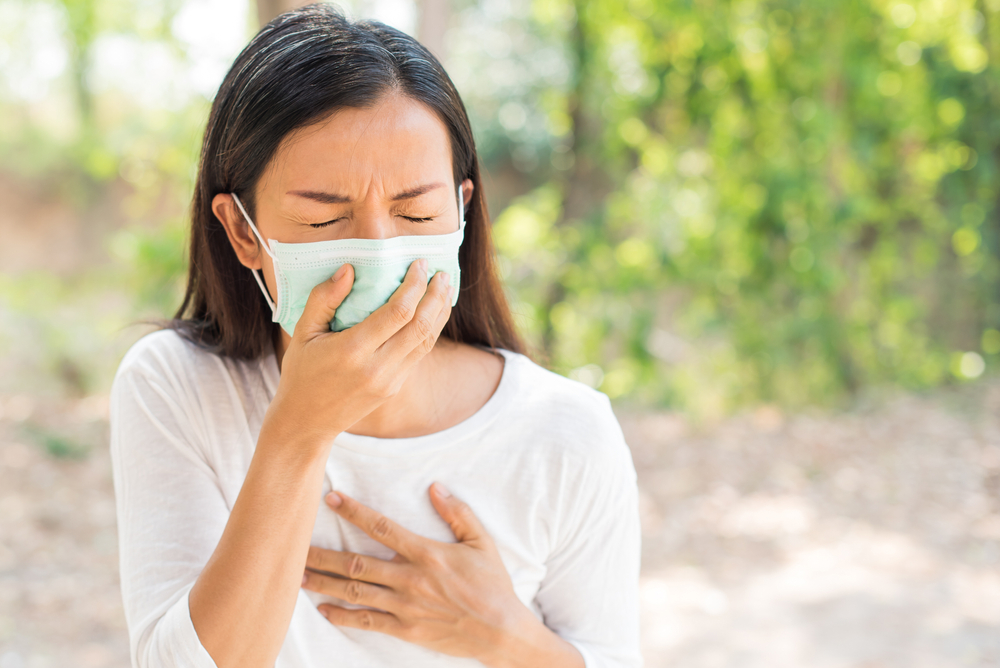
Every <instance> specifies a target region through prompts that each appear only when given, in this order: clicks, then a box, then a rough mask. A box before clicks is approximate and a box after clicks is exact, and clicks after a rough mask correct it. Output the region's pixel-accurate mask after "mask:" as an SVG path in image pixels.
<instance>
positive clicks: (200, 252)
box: [170, 3, 524, 359]
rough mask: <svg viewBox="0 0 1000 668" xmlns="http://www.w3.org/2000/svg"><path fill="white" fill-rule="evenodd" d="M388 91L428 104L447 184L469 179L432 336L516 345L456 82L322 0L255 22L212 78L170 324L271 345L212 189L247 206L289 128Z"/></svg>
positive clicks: (203, 337) (200, 339)
mask: <svg viewBox="0 0 1000 668" xmlns="http://www.w3.org/2000/svg"><path fill="white" fill-rule="evenodd" d="M389 93H398V94H402V95H406V96H408V97H410V98H412V99H414V100H417V101H419V102H422V103H424V104H425V105H427V106H428V107H429V108H430V109H432V110H433V111H434V112H435V113H437V115H438V116H439V117H440V119H441V120H442V121H443V122H444V124H445V126H446V127H447V129H448V134H449V136H450V140H451V151H452V165H453V169H454V177H455V187H456V188H457V187H458V184H459V183H461V182H462V181H463V180H465V179H471V180H472V183H473V184H474V186H475V188H474V190H473V196H472V200H471V201H470V202H469V206H468V207H466V227H465V240H464V242H463V243H462V247H461V250H460V251H459V258H458V259H459V266H460V268H461V270H462V289H461V291H460V293H459V300H458V303H457V304H456V305H455V307H454V309H453V310H452V314H451V319H450V320H449V322H448V324H447V325H446V326H445V329H444V332H443V333H442V335H443V336H445V337H447V338H449V339H452V340H454V341H459V342H464V343H471V344H478V345H484V346H487V347H489V348H493V349H496V348H504V349H507V350H512V351H515V352H524V344H523V343H522V341H521V339H520V337H519V336H518V333H517V331H516V328H515V327H514V324H513V319H512V318H511V313H510V307H509V306H508V304H507V300H506V298H505V296H504V292H503V288H502V286H501V284H500V280H499V278H498V276H497V273H496V262H495V252H494V248H493V242H492V238H491V235H490V221H489V214H488V213H487V211H486V199H485V198H484V196H483V184H482V179H481V178H480V173H479V158H478V156H477V155H476V146H475V143H474V141H473V137H472V128H471V126H470V125H469V118H468V116H467V115H466V113H465V106H464V105H463V104H462V100H461V98H460V97H459V96H458V91H456V90H455V86H454V84H452V82H451V79H450V78H448V74H447V73H446V72H445V71H444V68H443V67H441V63H439V62H438V61H437V59H436V58H435V57H434V56H433V55H431V53H430V52H429V51H428V50H427V49H425V48H424V47H423V46H421V45H420V43H419V42H417V41H416V40H415V39H413V38H412V37H410V36H408V35H406V34H405V33H402V32H400V31H398V30H395V29H393V28H390V27H389V26H386V25H384V24H382V23H378V22H376V21H360V22H356V23H352V22H350V21H348V20H347V19H345V18H344V16H343V15H342V14H341V13H340V12H339V11H338V10H337V9H335V8H333V7H332V6H330V5H328V4H323V3H318V4H314V5H309V6H307V7H303V8H301V9H297V10H295V11H291V12H287V13H285V14H282V15H280V16H278V17H277V18H275V19H274V20H273V21H271V22H270V23H268V24H267V25H266V26H264V27H263V28H262V29H261V30H260V32H259V33H257V35H256V37H254V38H253V40H252V41H251V42H250V44H248V45H247V47H246V48H245V49H243V52H242V53H240V55H239V57H238V58H237V59H236V62H234V63H233V66H232V68H230V70H229V73H228V74H227V75H226V78H225V80H224V81H223V82H222V86H221V87H220V88H219V93H218V95H217V96H216V98H215V101H214V102H213V104H212V111H211V115H210V116H209V120H208V127H207V129H206V130H205V138H204V141H203V143H202V149H201V161H200V164H199V167H198V180H197V183H196V184H195V192H194V200H193V202H192V206H191V247H190V254H191V256H190V268H189V271H188V283H187V290H186V292H185V294H184V301H183V303H182V304H181V306H180V309H178V311H177V314H176V315H175V316H174V320H173V321H171V323H170V326H171V327H172V328H173V329H175V330H177V331H178V332H180V333H181V334H182V335H183V336H185V337H186V338H187V339H189V340H191V341H193V342H195V343H196V344H198V345H200V346H203V347H205V348H208V349H210V350H212V351H214V352H216V353H217V354H219V355H223V356H226V357H232V358H237V359H256V358H259V357H261V356H263V355H264V354H266V353H267V352H268V351H269V350H271V349H272V348H271V345H272V343H273V341H274V338H273V337H274V336H275V335H276V329H275V328H276V327H278V325H276V324H274V323H272V322H271V311H270V308H269V307H268V305H267V302H265V301H264V297H263V295H262V294H261V293H260V291H259V289H258V288H257V285H256V283H255V282H254V279H253V276H252V275H251V273H250V270H249V269H247V268H246V267H244V266H243V265H242V264H240V262H239V260H238V259H237V257H236V253H235V252H234V251H233V248H232V246H231V245H230V243H229V240H228V238H227V237H226V232H225V230H224V228H223V227H222V223H221V222H219V220H218V218H216V217H215V214H214V213H213V212H212V199H213V198H214V197H215V196H216V195H217V194H219V193H228V192H235V193H237V194H239V195H240V199H241V200H242V201H243V203H244V204H245V206H246V207H247V211H248V213H249V214H250V216H251V217H254V215H255V214H254V210H255V209H254V203H255V202H254V190H255V187H256V185H257V182H258V181H259V179H260V177H261V175H262V174H263V172H264V169H265V168H266V167H267V165H268V163H269V162H270V161H271V159H272V158H273V157H274V154H275V152H276V151H277V149H278V146H279V144H280V143H281V141H282V139H284V137H285V136H286V135H288V133H290V132H292V131H293V130H295V129H297V128H301V127H304V126H307V125H310V124H311V123H314V122H317V121H319V120H321V119H322V118H324V117H326V116H328V115H329V114H330V113H332V112H333V111H335V110H336V109H340V108H344V107H355V108H367V107H370V106H372V105H373V104H375V103H376V102H377V101H378V100H379V99H380V98H381V97H383V96H384V95H386V94H389Z"/></svg>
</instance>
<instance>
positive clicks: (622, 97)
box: [0, 0, 1000, 415]
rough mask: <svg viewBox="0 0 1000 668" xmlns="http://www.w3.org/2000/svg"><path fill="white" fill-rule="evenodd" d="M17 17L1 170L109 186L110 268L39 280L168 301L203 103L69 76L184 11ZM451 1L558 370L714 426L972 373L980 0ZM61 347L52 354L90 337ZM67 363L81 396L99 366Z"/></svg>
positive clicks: (139, 5)
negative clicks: (112, 196)
mask: <svg viewBox="0 0 1000 668" xmlns="http://www.w3.org/2000/svg"><path fill="white" fill-rule="evenodd" d="M29 5H35V6H40V5H44V6H46V7H49V8H50V9H51V10H52V12H53V15H54V16H57V17H58V20H57V21H56V24H57V25H58V26H59V29H60V30H61V33H62V34H63V35H64V39H65V40H66V43H67V45H69V46H68V47H67V49H68V50H67V52H68V53H69V54H70V58H69V63H70V66H69V67H68V69H67V76H66V78H67V82H68V84H67V85H65V86H64V87H63V88H62V89H60V90H62V93H59V94H56V93H52V94H50V95H48V96H47V97H46V98H45V99H44V100H43V101H41V102H26V101H24V99H23V96H22V98H18V99H15V98H14V97H11V96H7V97H6V98H4V99H3V100H2V101H0V121H3V122H4V123H5V124H6V127H7V128H10V129H11V130H12V131H11V132H9V133H8V132H5V133H3V134H2V135H0V167H2V168H4V169H5V170H8V171H13V172H16V173H17V174H21V175H25V174H27V175H30V176H31V178H34V179H43V180H45V179H47V180H48V181H50V182H51V183H52V184H53V186H54V187H55V188H57V190H58V191H59V192H60V193H61V195H60V196H61V197H63V198H64V199H68V200H72V201H75V202H77V206H79V207H80V208H81V210H83V209H86V207H87V206H88V204H87V201H88V199H87V198H88V197H91V196H92V193H94V192H96V191H100V190H101V189H102V188H103V189H107V188H110V187H111V185H112V184H122V183H124V184H125V185H126V186H127V192H126V194H125V195H124V196H123V199H122V205H121V209H122V211H123V216H124V218H125V220H126V223H125V224H124V225H123V226H121V227H120V228H119V229H117V231H115V232H114V233H112V234H111V235H110V236H109V238H108V242H107V244H106V246H107V253H108V262H107V263H106V264H105V265H102V266H100V267H98V268H95V269H93V270H90V271H89V273H87V276H86V278H80V277H79V276H73V277H64V278H62V279H59V280H61V281H62V284H63V285H64V288H63V289H62V294H64V295H66V294H71V293H74V290H84V289H86V290H88V294H93V293H94V292H95V291H96V292H100V291H101V290H104V291H105V292H106V293H107V294H112V293H114V294H116V295H117V294H120V293H121V292H122V291H123V290H124V293H125V294H127V301H128V306H127V307H124V308H123V307H122V305H121V304H120V303H119V302H116V301H114V300H113V299H112V300H111V301H110V302H108V303H111V304H116V305H117V306H115V307H114V308H117V309H118V310H117V311H116V312H118V313H119V314H121V313H125V314H126V315H124V316H120V320H122V321H124V320H125V318H126V316H127V317H139V316H148V315H160V316H164V315H169V314H170V313H171V312H172V310H173V308H174V306H175V305H176V303H177V297H178V292H179V288H180V277H181V275H182V272H183V266H184V265H183V238H184V223H185V218H184V212H185V211H184V210H185V206H186V203H187V201H188V200H189V198H190V193H191V180H192V175H193V169H194V165H195V161H196V158H197V146H198V140H199V135H200V132H201V131H202V129H203V124H204V121H205V117H206V110H207V105H208V101H207V100H206V99H205V98H204V97H202V96H199V95H193V96H189V97H187V98H184V101H183V103H176V104H173V105H170V104H164V105H161V106H160V107H159V108H151V107H150V105H148V104H146V105H141V104H138V103H137V102H136V101H135V100H133V99H130V97H129V96H128V95H127V93H125V92H122V91H120V90H115V89H114V88H103V89H101V90H95V86H93V85H92V81H93V79H94V78H93V76H92V72H89V71H88V67H89V66H90V65H91V64H92V63H93V62H95V59H94V55H93V53H94V45H95V44H96V43H98V41H99V40H100V39H101V37H102V36H104V37H105V38H106V37H107V36H108V35H115V36H118V37H119V38H122V39H124V38H126V37H127V38H128V39H133V40H139V41H142V42H143V43H145V44H151V43H156V44H159V45H160V46H161V47H162V48H164V49H165V50H166V51H167V52H168V53H171V54H173V56H174V57H176V58H180V59H183V58H184V57H186V56H185V54H186V50H189V49H190V47H189V46H186V45H185V44H184V43H183V42H182V41H179V40H178V39H177V38H176V36H175V32H176V31H175V30H173V29H172V26H176V21H175V19H176V15H177V13H178V12H180V11H183V8H184V6H185V5H184V4H183V3H179V2H178V3H172V2H152V1H151V0H63V1H62V2H59V3H53V4H45V3H27V2H14V1H13V0H0V17H2V15H3V13H4V11H5V9H4V8H6V11H7V14H8V15H13V14H17V12H15V11H14V10H12V9H11V8H16V7H20V8H21V10H18V11H21V14H20V15H21V16H26V15H27V14H25V12H26V11H27V10H24V8H25V7H28V6H29ZM22 10H23V11H22ZM453 10H454V15H453V16H452V25H453V29H452V31H451V33H450V34H449V38H448V49H449V53H448V61H447V63H446V65H447V66H448V69H449V71H450V72H451V74H452V76H453V78H454V79H455V81H456V83H457V85H458V87H459V89H460V90H461V91H462V93H463V96H464V97H465V99H466V103H467V106H468V108H469V111H470V114H471V115H472V117H473V124H474V127H475V130H476V133H477V137H478V142H479V146H480V151H481V155H482V159H483V161H484V164H485V165H486V167H487V170H488V175H489V177H488V179H487V183H486V187H487V194H488V195H489V196H490V197H491V205H492V209H493V211H494V212H495V213H497V214H498V215H496V224H495V235H496V241H497V244H498V247H499V249H500V251H501V254H502V261H501V267H502V269H503V272H504V277H505V279H506V281H507V283H508V285H509V287H510V290H511V297H512V301H513V302H514V305H515V311H516V313H517V315H518V318H519V321H520V323H521V324H522V326H523V327H524V329H525V331H526V332H527V334H528V336H529V338H530V339H531V341H532V342H533V343H534V344H535V345H536V346H537V348H538V349H539V350H540V351H541V353H542V357H543V358H544V359H545V360H546V361H547V363H548V364H550V365H551V366H552V367H553V368H555V369H556V370H558V371H560V372H563V373H566V374H568V375H570V376H571V377H574V378H577V379H579V380H581V381H583V382H586V383H588V384H591V385H593V386H595V387H599V388H600V389H601V390H603V391H604V392H607V393H608V394H609V395H610V396H611V397H612V398H614V399H617V400H631V401H635V402H638V403H644V404H657V405H669V406H675V407H679V408H682V409H684V410H687V411H689V412H692V413H694V414H700V415H714V414H720V413H724V412H728V411H731V410H734V409H736V408H738V407H740V406H741V405H744V404H748V403H755V402H762V401H763V402H775V403H780V404H782V405H786V406H792V407H794V406H801V405H803V404H807V403H829V402H835V401H838V400H842V399H844V398H846V397H850V396H852V395H855V394H856V393H858V392H859V391H863V390H865V389H867V388H871V387H878V386H884V385H898V386H903V387H907V388H924V387H931V386H935V385H939V384H941V383H946V382H962V381H964V380H968V379H971V378H975V377H978V376H980V375H981V374H982V373H984V371H985V370H986V369H988V368H989V367H990V366H991V365H994V364H996V362H997V361H998V355H1000V302H998V290H997V288H998V279H1000V271H998V270H1000V265H998V251H1000V239H998V235H997V232H998V229H997V228H998V225H997V223H998V222H1000V177H998V166H1000V148H998V147H1000V0H975V1H974V0H906V1H904V2H900V1H897V0H888V1H883V0H864V1H862V0H840V1H839V2H831V3H805V2H798V1H795V0H768V1H766V2H765V1H760V2H758V1H753V0H741V1H738V2H723V1H720V0H686V1H684V2H680V1H676V0H628V1H624V0H576V1H574V0H509V1H506V0H505V1H501V0H480V1H477V2H469V1H468V0H465V1H464V2H463V1H460V0H456V1H455V3H454V6H453ZM12 13H13V14H12ZM0 23H2V21H0ZM8 25H10V24H8ZM11 30H15V29H14V28H8V31H11ZM9 35H12V33H11V32H8V39H11V40H12V39H13V37H10V36H9ZM248 36H249V33H248ZM11 43H12V44H13V42H11ZM2 55H3V54H2V53H0V60H2ZM11 58H12V56H11V57H8V60H7V62H8V64H9V63H11V62H13V61H12V60H11ZM60 95H61V97H60ZM46 110H48V111H46ZM53 110H54V111H53ZM53 118H54V119H56V120H55V121H53ZM0 279H3V280H0V307H4V308H7V309H8V310H10V312H16V313H19V314H21V316H24V317H27V316H26V315H25V314H29V313H30V312H31V309H32V308H37V302H33V301H31V299H26V298H25V297H24V295H38V294H39V293H44V294H45V295H48V297H47V298H48V299H49V300H50V301H52V300H56V299H57V298H56V297H55V296H53V295H57V294H59V293H60V291H59V290H50V289H44V290H40V289H39V288H38V286H39V285H42V284H44V282H45V281H46V280H49V281H52V280H56V279H51V278H42V277H39V276H35V275H30V276H29V275H25V276H19V277H14V278H11V277H7V278H4V277H3V276H2V275H0ZM33 286H34V287H33ZM19 295H20V296H19ZM65 299H66V300H68V301H73V298H70V297H65ZM19 301H20V302H23V308H22V309H21V310H18V309H17V308H16V307H15V305H16V304H17V303H19ZM105 301H106V302H107V300H105ZM51 307H52V309H53V310H55V311H58V310H59V308H60V307H59V306H58V305H57V304H52V305H51ZM108 308H111V307H108ZM87 312H88V309H83V310H81V311H80V312H79V313H77V315H76V316H74V317H76V318H78V320H76V321H74V322H76V323H79V324H80V327H81V328H85V327H87V326H90V325H87V324H85V321H86V318H87V316H86V313H87ZM107 312H110V311H107ZM44 317H46V316H41V315H40V316H39V318H44ZM46 322H48V321H46ZM64 325H65V322H64V323H61V326H63V328H64ZM38 326H39V327H42V325H38ZM0 330H2V328H0ZM50 330H51V332H50V334H49V335H48V336H49V338H48V339H46V340H50V341H55V339H57V338H58V336H56V334H54V333H57V332H58V331H60V327H59V326H56V325H52V326H51V327H50ZM3 336H4V332H3V331H0V338H2V337H3ZM106 336H107V333H106V329H105V330H102V333H101V334H95V335H94V336H93V337H92V340H93V341H95V342H96V341H101V340H105V339H102V337H106ZM7 338H8V339H9V338H10V336H9V335H8V337H7ZM47 345H49V344H47ZM51 345H52V346H55V347H56V349H58V346H59V345H60V344H58V343H51ZM62 345H63V348H62V350H64V351H65V353H61V356H62V357H65V358H69V359H78V358H87V355H89V354H91V353H93V350H92V348H94V347H95V346H98V345H99V344H98V343H94V344H93V345H92V346H91V348H86V346H84V347H83V352H81V346H80V344H79V342H77V343H74V344H62ZM74 346H75V347H74ZM95 359H103V358H101V356H100V355H97V356H96V358H95ZM88 374H89V376H88V377H92V378H93V380H91V381H89V382H88V383H87V388H85V389H87V390H88V391H89V390H91V389H95V388H96V389H99V388H100V387H102V386H104V384H105V383H106V380H107V377H108V374H107V373H106V372H103V371H100V370H93V371H90V372H87V374H84V375H88Z"/></svg>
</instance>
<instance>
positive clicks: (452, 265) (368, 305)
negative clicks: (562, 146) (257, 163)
mask: <svg viewBox="0 0 1000 668" xmlns="http://www.w3.org/2000/svg"><path fill="white" fill-rule="evenodd" d="M232 196H233V200H234V201H235V202H236V206H238V207H239V209H240V212H241V213H242V214H243V217H244V218H246V221H247V223H249V225H250V229H251V230H253V233H254V234H255V235H256V236H257V239H258V240H259V241H260V243H261V246H262V247H263V248H264V251H265V252H266V253H267V254H268V255H269V256H270V257H271V261H272V263H273V264H274V278H275V281H276V282H277V286H278V289H277V292H278V295H277V300H276V302H275V301H272V300H271V295H270V294H269V293H268V291H267V287H266V286H265V285H264V282H263V281H262V280H261V278H260V276H259V275H258V274H257V271H256V270H251V271H252V272H253V277H254V279H256V281H257V285H259V286H260V291H261V292H262V293H264V299H266V300H267V305H268V306H270V307H271V313H272V314H273V316H272V318H271V320H272V321H273V322H276V323H278V324H280V325H281V327H282V329H284V330H285V331H286V332H288V334H289V335H291V334H292V333H293V332H294V331H295V323H297V322H298V321H299V318H300V317H302V312H303V310H305V307H306V300H307V299H308V298H309V293H310V292H312V289H313V288H314V287H316V286H317V285H319V284H320V283H322V282H323V281H325V280H328V279H329V278H330V277H331V276H333V275H334V274H335V273H336V272H337V270H338V269H340V267H341V266H342V265H345V264H350V265H351V266H352V267H354V285H353V286H352V287H351V292H350V293H349V294H348V295H347V297H345V298H344V301H343V303H341V305H340V306H338V307H337V311H336V313H335V314H334V318H333V320H332V321H330V329H331V330H332V331H334V332H339V331H342V330H345V329H347V328H348V327H353V326H354V325H356V324H358V323H359V322H361V321H362V320H364V319H365V318H367V317H368V316H369V315H371V314H372V312H373V311H375V309H377V308H379V307H380V306H382V305H383V304H385V303H386V302H387V301H389V297H390V296H392V293H393V292H395V291H396V289H397V288H398V287H399V286H400V285H401V284H402V283H403V277H404V276H405V275H406V270H407V269H408V268H409V266H410V264H411V263H412V262H414V261H416V260H419V259H426V260H427V279H428V283H429V282H430V279H431V278H433V277H434V274H435V273H437V272H439V271H446V272H448V273H449V274H450V275H451V287H452V288H454V293H453V296H452V301H451V305H452V306H454V305H455V303H456V302H457V301H458V287H459V284H460V282H461V281H460V278H461V275H460V270H459V266H458V249H459V248H460V247H461V245H462V240H463V239H464V237H465V207H464V203H465V202H464V198H463V197H462V186H459V187H458V231H456V232H451V233H450V234H415V235H403V236H399V237H392V238H391V239H335V240H333V241H314V242H308V243H298V244H286V243H281V242H280V241H275V240H274V239H269V240H268V242H267V243H264V238H263V237H262V236H261V235H260V232H259V231H258V230H257V226H256V225H254V223H253V221H252V220H250V216H249V215H247V212H246V209H244V208H243V203H242V202H240V198H239V197H237V196H236V193H232Z"/></svg>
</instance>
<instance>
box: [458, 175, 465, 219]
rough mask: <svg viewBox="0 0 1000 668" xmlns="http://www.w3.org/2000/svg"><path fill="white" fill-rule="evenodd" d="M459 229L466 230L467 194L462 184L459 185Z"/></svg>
mask: <svg viewBox="0 0 1000 668" xmlns="http://www.w3.org/2000/svg"><path fill="white" fill-rule="evenodd" d="M458 229H459V231H463V230H465V194H464V193H463V192H462V184H461V183H459V184H458Z"/></svg>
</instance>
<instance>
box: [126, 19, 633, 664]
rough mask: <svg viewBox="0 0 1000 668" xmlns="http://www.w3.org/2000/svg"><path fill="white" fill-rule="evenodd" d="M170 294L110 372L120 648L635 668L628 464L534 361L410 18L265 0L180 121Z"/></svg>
mask: <svg viewBox="0 0 1000 668" xmlns="http://www.w3.org/2000/svg"><path fill="white" fill-rule="evenodd" d="M192 218H193V220H192V229H191V258H190V274H189V278H188V288H187V294H186V296H185V299H184V303H183V305H182V307H181V309H180V311H179V313H178V315H177V319H176V320H175V321H173V324H172V326H171V327H170V328H167V329H165V330H163V331H160V332H157V333H155V334H151V335H149V336H146V337H145V338H143V339H142V340H141V341H139V342H138V343H137V344H136V345H135V346H134V347H133V348H132V349H131V350H130V351H129V353H128V354H127V355H126V357H125V359H124V360H123V361H122V364H121V367H120V369H119V371H118V374H117V376H116V378H115V383H114V387H113V390H112V411H111V430H112V431H111V452H112V457H113V465H114V477H115V490H116V495H117V503H118V522H119V541H120V550H121V582H122V594H123V599H124V602H125V612H126V617H127V621H128V626H129V631H130V636H131V650H132V664H133V666H135V667H136V668H166V667H167V666H193V667H197V668H203V667H204V668H209V667H212V666H218V667H219V668H228V667H239V668H252V667H256V666H260V667H264V666H267V667H271V666H279V667H288V668H291V667H295V668H299V667H301V668H320V667H329V668H339V667H348V666H351V667H354V666H407V667H410V666H465V665H480V664H485V665H488V666H546V667H550V668H556V667H562V666H565V667H567V668H568V667H570V666H575V667H580V666H584V665H586V666H588V667H594V666H635V665H639V664H640V663H641V659H640V657H639V653H638V619H637V614H638V613H637V595H636V594H637V584H638V569H639V524H638V512H637V493H636V484H635V471H634V469H633V466H632V461H631V458H630V455H629V451H628V448H627V446H626V444H625V442H624V440H623V438H622V434H621V430H620V429H619V427H618V424H617V422H616V420H615V417H614V415H613V413H612V412H611V408H610V405H609V402H608V400H607V397H605V396H604V395H602V394H600V393H598V392H595V391H594V390H591V389H589V388H587V387H585V386H583V385H581V384H578V383H575V382H572V381H569V380H566V379H564V378H562V377H559V376H557V375H555V374H552V373H550V372H548V371H545V370H544V369H542V368H541V367H539V366H537V365H535V364H534V363H533V362H531V361H530V360H529V359H528V358H527V357H525V356H524V355H523V354H522V344H521V342H520V340H519V339H518V336H517V334H516V332H515V331H514V327H513V326H512V324H511V316H510V313H509V310H508V307H507V304H506V302H505V300H504V296H503V291H502V288H501V286H500V284H499V282H498V279H497V276H496V273H495V271H494V255H493V253H494V251H493V248H492V245H491V242H490V233H489V220H488V217H487V213H486V208H485V199H484V198H483V192H482V183H481V181H480V174H479V167H478V163H477V157H476V151H475V146H474V144H473V139H472V131H471V129H470V127H469V121H468V118H467V117H466V114H465V110H464V107H463V105H462V102H461V100H460V98H459V96H458V93H457V92H456V91H455V89H454V87H453V85H452V83H451V81H450V80H449V79H448V76H447V74H445V72H444V70H443V69H442V68H441V65H440V64H439V63H438V62H437V61H436V60H435V59H434V58H433V57H432V56H431V55H430V53H429V52H427V51H426V50H425V49H424V48H423V47H421V46H420V45H419V44H418V43H417V42H415V41H414V40H413V39H412V38H410V37H408V36H406V35H404V34H402V33H400V32H398V31H396V30H393V29H391V28H388V27H386V26H384V25H381V24H378V23H350V22H348V21H346V20H345V19H344V18H343V17H342V16H341V15H339V14H338V13H337V12H336V11H335V10H333V9H331V8H330V7H329V6H327V5H313V6H310V7H307V8H305V9H302V10H298V11H295V12H291V13H288V14H284V15H282V16H280V17H278V18H277V19H275V20H274V21H273V22H271V23H270V24H269V25H268V26H266V27H265V28H264V29H263V30H261V32H260V33H259V34H258V35H257V36H256V37H255V38H254V39H253V41H252V42H251V43H250V44H249V45H248V46H247V48H246V49H245V50H244V51H243V53H242V54H240V56H239V57H238V58H237V60H236V62H235V63H234V65H233V67H232V69H231V70H230V71H229V74H228V75H227V76H226V79H225V81H224V82H223V84H222V87H221V88H220V90H219V94H218V96H217V97H216V99H215V103H214V105H213V107H212V112H211V117H210V119H209V122H208V128H207V130H206V132H205V139H204V145H203V150H202V154H201V164H200V169H199V173H198V180H197V185H196V191H195V196H194V204H193V210H192Z"/></svg>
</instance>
